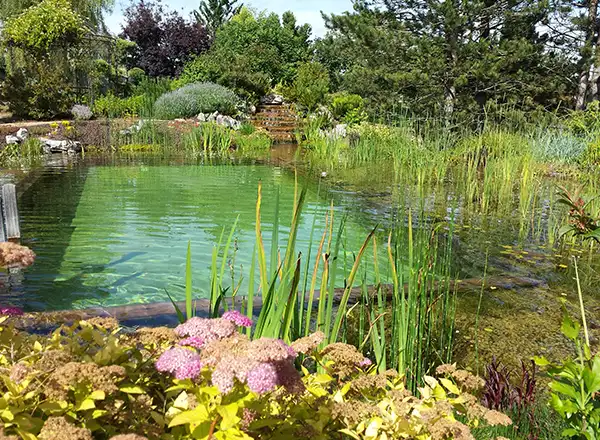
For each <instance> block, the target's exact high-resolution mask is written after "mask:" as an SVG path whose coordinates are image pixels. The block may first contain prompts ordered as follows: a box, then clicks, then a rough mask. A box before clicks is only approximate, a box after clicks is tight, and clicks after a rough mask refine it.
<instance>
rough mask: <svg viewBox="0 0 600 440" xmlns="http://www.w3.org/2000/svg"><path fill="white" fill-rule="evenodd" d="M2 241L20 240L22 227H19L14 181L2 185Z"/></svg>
mask: <svg viewBox="0 0 600 440" xmlns="http://www.w3.org/2000/svg"><path fill="white" fill-rule="evenodd" d="M2 220H3V223H4V225H3V228H2V234H1V235H2V236H0V238H1V239H2V241H6V240H19V239H20V238H21V229H20V227H19V210H18V208H17V188H16V186H15V185H14V184H12V183H7V184H5V185H3V186H2Z"/></svg>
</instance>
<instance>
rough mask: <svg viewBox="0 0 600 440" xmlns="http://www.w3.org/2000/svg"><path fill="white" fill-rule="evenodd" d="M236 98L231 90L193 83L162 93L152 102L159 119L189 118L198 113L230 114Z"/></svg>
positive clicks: (234, 108) (236, 101) (208, 84)
mask: <svg viewBox="0 0 600 440" xmlns="http://www.w3.org/2000/svg"><path fill="white" fill-rule="evenodd" d="M237 104H238V98H237V96H235V93H233V92H232V91H231V90H229V89H227V88H225V87H223V86H219V85H217V84H212V83H194V84H188V85H187V86H183V87H181V88H180V89H177V90H174V91H172V92H168V93H165V94H164V95H162V96H161V97H160V98H158V100H157V101H156V103H155V104H154V113H155V116H156V117H157V118H159V119H176V118H191V117H194V116H196V115H198V114H199V113H213V112H219V113H222V114H225V115H232V114H235V112H236V105H237Z"/></svg>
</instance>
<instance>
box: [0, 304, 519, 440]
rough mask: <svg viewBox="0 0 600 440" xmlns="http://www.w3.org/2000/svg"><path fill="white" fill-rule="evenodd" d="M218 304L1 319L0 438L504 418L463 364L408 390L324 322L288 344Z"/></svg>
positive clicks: (456, 429) (365, 434) (376, 429)
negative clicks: (192, 314)
mask: <svg viewBox="0 0 600 440" xmlns="http://www.w3.org/2000/svg"><path fill="white" fill-rule="evenodd" d="M3 310H6V311H9V312H10V313H13V314H17V313H20V312H19V311H18V310H16V309H14V308H4V309H3ZM228 314H229V315H228V316H226V315H223V317H222V318H218V319H212V320H209V319H200V318H192V319H191V320H189V321H187V322H186V323H185V324H183V325H180V326H179V327H177V328H176V329H175V330H172V329H168V328H156V329H150V328H141V329H137V330H135V331H122V330H121V329H120V328H119V325H118V323H117V322H116V321H115V320H114V319H112V318H93V319H90V320H88V321H78V322H75V323H74V324H73V325H62V326H61V327H60V328H58V329H57V330H56V331H54V332H53V333H52V334H51V335H36V334H28V333H26V332H24V331H18V330H15V329H14V328H13V326H12V325H11V324H10V323H11V322H12V321H7V318H6V317H2V318H0V366H1V368H0V379H1V380H0V392H1V393H2V411H1V412H0V423H1V424H0V426H2V428H1V429H0V437H6V436H12V435H17V436H18V438H24V439H36V438H39V439H47V438H53V439H54V438H66V437H64V436H60V435H58V436H57V434H56V431H57V430H60V431H61V433H70V434H71V435H72V436H73V435H76V437H74V436H73V437H71V438H73V439H75V438H80V439H88V440H91V439H103V440H105V439H110V438H112V436H115V435H119V434H123V435H124V434H137V435H141V436H144V437H143V438H151V439H158V438H163V439H179V440H188V439H201V438H208V437H211V434H208V433H212V437H213V438H215V439H231V440H234V439H238V440H251V439H254V438H257V439H258V438H260V439H283V438H306V437H307V435H308V434H310V436H311V437H312V438H315V439H330V438H344V437H342V436H341V433H344V434H346V435H347V436H350V437H352V438H355V439H359V440H360V439H365V440H367V439H374V438H389V439H392V438H423V439H429V438H432V437H431V435H432V434H433V433H434V432H438V433H439V432H451V433H455V434H456V435H454V436H452V437H447V436H444V437H443V438H471V437H470V435H471V429H470V427H474V426H477V424H478V422H479V420H481V421H487V422H488V423H490V424H501V425H506V424H509V423H510V420H509V419H508V417H506V416H504V415H503V414H501V413H498V412H496V411H489V410H486V409H485V408H483V407H482V406H481V405H480V404H479V403H478V401H477V395H476V394H475V393H477V391H478V390H477V387H478V386H480V385H481V382H482V381H481V380H480V379H477V378H474V377H473V376H471V375H470V374H469V373H467V372H466V371H461V370H456V369H455V368H454V367H453V366H450V365H446V366H444V367H443V369H442V370H440V374H442V375H444V376H445V377H444V378H442V379H440V380H439V381H438V380H436V379H434V378H432V377H426V378H425V383H424V384H423V387H422V388H420V389H419V391H420V393H419V395H418V396H414V395H412V394H411V393H410V392H409V391H408V390H407V389H406V386H405V383H404V378H403V377H402V375H400V374H398V373H396V372H394V371H387V372H379V373H378V372H377V371H376V368H375V367H373V366H370V364H371V363H370V361H369V360H368V359H365V358H364V356H363V355H362V354H361V353H360V352H359V351H358V350H357V349H356V348H354V347H352V346H349V345H346V344H341V343H337V344H332V345H329V346H326V347H325V348H324V349H323V350H320V351H319V350H318V349H317V347H318V346H319V344H320V343H321V342H322V340H323V337H324V335H323V334H322V333H316V334H313V335H310V336H308V337H306V338H303V339H301V340H298V341H296V342H295V343H292V344H291V346H289V345H287V344H285V343H284V342H283V341H280V340H276V339H270V338H259V339H255V340H250V339H249V338H248V337H247V336H246V335H245V334H244V333H240V332H239V331H240V330H241V329H240V326H248V325H251V321H250V322H248V321H249V320H248V318H246V317H245V316H243V315H241V314H239V313H238V312H228ZM8 319H11V320H12V319H16V320H17V322H18V319H19V317H18V316H16V317H14V318H8ZM200 334H203V335H206V337H207V339H204V338H201V337H198V336H199V335H200ZM194 335H195V337H194ZM184 338H185V339H184ZM298 354H303V355H304V356H305V357H304V358H303V362H302V367H301V370H302V371H301V372H300V371H298V370H296V368H294V361H295V360H296V358H297V356H298ZM316 366H318V367H319V368H318V369H317V368H316ZM398 408H402V410H401V411H399V410H398ZM458 418H460V419H461V420H463V422H462V423H461V422H459V421H457V419H458ZM458 433H460V434H461V435H462V437H459V436H458ZM417 434H418V435H417ZM131 437H132V438H133V437H134V436H131ZM9 438H13V437H9ZM127 438H129V436H128V437H127ZM435 438H438V437H435ZM439 438H442V437H439Z"/></svg>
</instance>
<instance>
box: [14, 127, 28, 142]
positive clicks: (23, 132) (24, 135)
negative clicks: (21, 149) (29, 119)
mask: <svg viewBox="0 0 600 440" xmlns="http://www.w3.org/2000/svg"><path fill="white" fill-rule="evenodd" d="M15 136H16V137H18V138H19V139H20V140H21V142H22V141H24V140H25V139H27V138H28V137H29V131H27V129H26V128H19V130H18V131H17V134H16V135H15Z"/></svg>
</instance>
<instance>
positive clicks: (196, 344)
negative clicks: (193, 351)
mask: <svg viewBox="0 0 600 440" xmlns="http://www.w3.org/2000/svg"><path fill="white" fill-rule="evenodd" d="M179 345H181V346H183V347H193V348H197V349H198V350H199V349H201V348H202V347H204V345H205V343H204V339H202V338H201V337H200V336H190V337H189V338H185V339H182V340H181V341H179Z"/></svg>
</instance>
